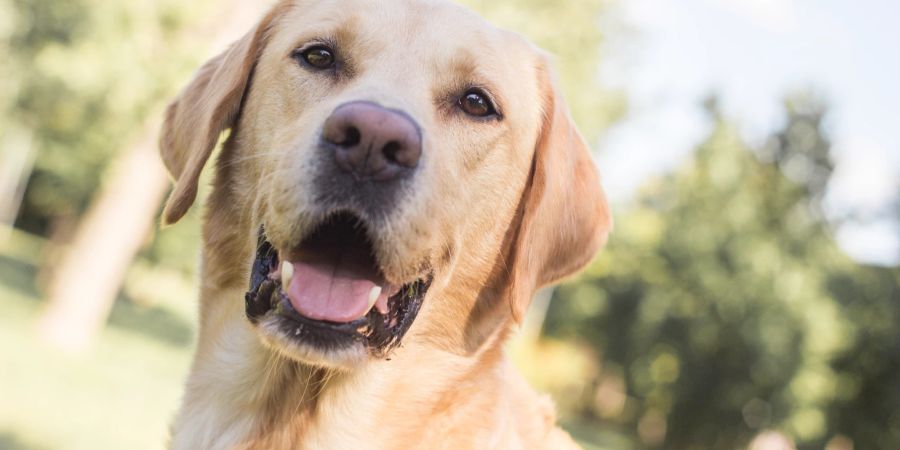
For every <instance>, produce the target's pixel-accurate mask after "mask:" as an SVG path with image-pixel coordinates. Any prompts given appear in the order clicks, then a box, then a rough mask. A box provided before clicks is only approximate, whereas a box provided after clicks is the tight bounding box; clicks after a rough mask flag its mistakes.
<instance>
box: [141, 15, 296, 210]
mask: <svg viewBox="0 0 900 450" xmlns="http://www.w3.org/2000/svg"><path fill="white" fill-rule="evenodd" d="M282 4H284V2H282ZM281 9H282V8H281V5H279V6H276V7H275V8H273V9H272V10H271V11H269V13H268V14H266V16H265V17H264V18H263V19H262V20H261V21H260V22H259V24H257V25H256V27H255V28H254V29H253V30H251V31H250V32H249V33H247V34H246V35H245V36H244V37H243V38H241V39H240V40H238V41H237V42H235V43H234V44H232V45H231V47H230V48H229V49H228V50H226V51H225V52H224V53H222V54H220V55H218V56H216V57H215V58H213V59H211V60H209V61H207V62H206V64H204V65H203V66H202V67H201V68H200V70H198V71H197V73H196V74H195V75H194V79H193V80H191V82H190V83H189V84H188V85H187V86H186V87H185V88H184V90H183V91H181V93H180V94H179V95H178V97H176V98H175V100H174V101H173V102H172V103H171V104H170V105H169V107H168V109H167V110H166V116H165V120H164V122H163V126H162V131H161V133H160V139H159V147H160V153H161V155H162V159H163V162H164V163H165V165H166V169H168V171H169V174H171V175H172V178H174V180H175V188H174V189H173V190H172V193H171V194H170V195H169V199H168V200H167V201H166V207H165V209H164V210H163V216H162V223H163V225H170V224H173V223H175V222H177V221H178V220H179V219H181V218H182V217H183V216H184V214H185V213H186V212H187V211H188V209H189V208H190V207H191V204H193V203H194V200H195V198H196V197H197V184H198V181H199V178H200V172H201V171H202V170H203V166H204V165H205V164H206V161H207V160H208V159H209V156H210V155H211V154H212V151H213V149H214V148H215V146H216V143H217V142H218V140H219V135H220V134H221V133H222V132H223V131H225V130H226V129H228V128H231V126H232V125H234V121H235V120H236V119H237V117H238V114H239V112H240V109H241V102H242V100H243V97H244V93H245V92H246V90H247V86H248V83H249V80H250V76H251V74H252V72H253V69H254V67H255V66H256V61H257V59H258V58H259V55H260V53H261V52H262V49H263V47H264V46H265V40H266V38H267V37H268V34H269V31H270V28H271V26H272V24H273V22H274V20H275V18H276V17H277V16H278V15H279V13H280V12H281V11H280V10H281Z"/></svg>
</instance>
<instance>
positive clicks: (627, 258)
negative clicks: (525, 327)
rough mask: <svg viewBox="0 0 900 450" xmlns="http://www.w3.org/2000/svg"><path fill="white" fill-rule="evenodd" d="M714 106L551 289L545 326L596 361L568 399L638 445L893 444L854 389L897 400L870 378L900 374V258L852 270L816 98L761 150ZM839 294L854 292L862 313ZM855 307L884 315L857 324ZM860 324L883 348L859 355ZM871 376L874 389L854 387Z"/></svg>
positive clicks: (797, 108) (800, 104) (880, 413)
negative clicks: (898, 265) (602, 245)
mask: <svg viewBox="0 0 900 450" xmlns="http://www.w3.org/2000/svg"><path fill="white" fill-rule="evenodd" d="M708 108H709V111H710V115H711V116H712V121H713V123H714V127H713V130H712V132H711V134H710V136H709V138H708V139H707V140H706V141H705V142H704V143H702V144H701V145H700V146H699V148H698V149H697V151H696V153H695V155H694V157H693V159H692V160H691V161H690V162H689V163H688V164H686V165H685V166H684V167H682V168H680V169H679V170H677V171H675V172H674V173H673V174H672V175H670V176H667V177H664V178H662V179H658V180H656V181H654V182H652V183H650V184H648V185H647V186H646V187H645V188H644V190H643V192H642V193H641V195H640V199H639V201H638V202H637V205H636V206H635V207H633V208H630V209H628V210H627V211H624V212H621V213H620V215H619V217H618V219H617V224H616V233H615V234H614V235H613V238H612V240H611V243H610V245H609V247H608V249H607V250H606V251H605V252H603V253H602V254H601V256H600V257H599V258H598V260H597V261H596V262H595V263H594V264H593V266H592V267H591V268H590V269H589V271H588V272H587V273H586V275H585V276H583V277H582V278H581V279H580V280H579V281H577V282H574V283H571V284H568V285H566V286H565V287H563V288H562V289H560V290H558V291H557V297H558V299H557V300H555V301H554V302H553V303H552V306H551V310H550V312H549V315H548V321H547V323H546V331H547V332H548V333H549V334H550V335H553V336H562V337H568V338H573V339H576V340H578V339H580V340H586V341H587V342H590V343H591V344H592V345H593V346H594V348H595V349H596V351H597V352H598V358H599V359H600V360H601V364H602V370H601V371H600V372H599V375H598V376H597V379H596V380H594V388H593V389H591V390H589V392H585V393H584V394H583V395H582V397H581V398H582V400H581V403H580V405H579V406H578V408H577V412H578V414H579V415H581V416H582V417H583V418H588V419H602V420H604V421H606V422H607V423H617V424H619V425H620V426H621V428H622V429H623V430H625V431H626V432H628V433H633V435H634V436H635V437H636V441H637V442H639V443H640V446H641V447H643V448H680V449H690V448H696V449H732V448H738V447H740V446H743V445H746V444H747V443H748V442H749V441H750V440H751V439H752V438H753V436H755V435H756V434H757V433H759V432H760V431H762V430H765V429H773V428H774V429H779V430H781V431H783V432H784V433H786V434H787V435H788V436H791V437H792V438H794V439H795V440H796V441H797V442H798V444H799V445H800V446H801V447H804V446H811V447H810V448H821V445H822V443H823V442H824V440H825V439H827V438H829V437H830V434H829V433H831V432H835V431H836V432H840V433H844V434H846V435H848V436H849V437H850V438H851V439H854V440H857V441H858V442H860V443H863V442H865V443H871V442H878V444H873V446H872V447H871V448H900V440H897V438H896V436H897V434H896V432H895V431H887V429H886V428H883V427H885V426H887V425H888V421H889V420H893V421H894V422H893V423H894V424H895V425H893V426H894V427H896V426H897V425H896V423H897V421H898V418H900V415H898V414H896V413H893V416H891V413H890V412H889V411H886V410H885V409H887V408H888V405H890V404H891V403H888V402H886V401H885V402H883V403H880V404H881V405H882V406H880V407H879V406H877V405H879V403H877V402H876V403H873V402H872V401H871V400H872V399H863V398H861V397H860V395H864V394H867V393H868V395H872V396H880V395H887V394H891V395H892V396H891V397H890V398H891V399H892V400H894V399H896V395H897V392H896V390H897V387H898V384H897V383H896V382H893V383H890V382H888V383H885V381H886V380H884V379H881V378H879V377H882V378H886V377H889V376H891V375H893V376H894V377H895V378H896V375H897V374H898V372H897V364H898V362H900V361H898V354H897V353H896V352H897V348H898V344H897V343H898V342H900V334H898V331H897V330H898V327H897V326H896V325H897V323H896V317H897V314H896V312H893V310H892V309H891V308H890V306H891V303H896V300H897V293H896V289H897V288H896V273H895V272H894V275H890V273H891V272H887V273H884V274H882V275H881V284H876V285H869V284H865V286H868V289H863V286H862V285H860V283H859V282H858V281H854V282H852V283H851V280H857V279H858V277H859V275H860V273H863V272H866V270H867V269H863V268H860V267H858V266H857V265H855V264H854V263H853V262H852V261H851V260H849V258H848V257H846V256H845V255H844V254H842V253H841V252H840V251H839V249H838V248H837V246H836V244H835V242H834V239H833V237H832V233H831V231H830V229H829V226H828V224H827V223H825V222H824V219H823V215H822V213H821V210H820V201H821V198H822V195H823V192H824V189H825V187H826V184H827V181H828V178H829V176H830V174H831V169H832V163H831V160H830V158H829V147H830V145H829V142H828V140H827V138H826V137H825V136H824V134H823V133H822V130H821V124H822V117H823V115H824V113H825V110H824V108H823V106H822V104H821V103H818V102H816V101H814V99H812V98H809V97H808V96H798V97H794V98H792V99H791V100H790V101H788V102H787V103H786V110H787V113H788V114H787V116H788V118H787V123H786V125H785V127H784V129H783V130H781V131H779V132H778V133H776V134H775V135H774V136H773V137H772V138H771V139H770V140H769V142H768V143H767V144H766V145H765V146H764V147H763V148H762V149H761V150H759V151H758V152H753V151H752V150H751V149H750V148H748V147H747V146H746V145H745V144H743V143H742V142H741V140H740V139H739V137H738V134H737V132H736V130H735V128H734V127H733V126H732V125H730V124H729V123H728V122H727V121H726V120H725V119H724V118H723V117H721V115H720V114H719V113H718V109H717V107H716V103H715V101H714V100H711V101H710V102H709V103H708ZM870 276H874V275H870ZM892 283H893V284H892ZM842 289H843V290H844V291H843V292H842V291H841V290H842ZM876 299H880V300H876ZM848 304H856V305H860V307H859V311H858V312H857V314H856V317H855V316H853V315H852V314H850V313H851V311H848V310H847V305H848ZM893 306H894V309H896V305H893ZM873 307H874V308H873ZM865 314H868V315H876V317H875V318H877V319H878V320H879V321H880V323H881V326H880V327H878V328H876V329H866V330H863V329H864V328H868V325H867V324H869V323H871V319H873V318H869V319H870V320H865V317H864V315H865ZM892 318H893V319H892ZM857 319H863V320H865V321H863V322H858V321H857ZM892 326H893V328H891V327H892ZM862 331H865V332H864V333H863V335H867V334H874V335H877V338H876V337H873V339H876V340H877V341H878V342H879V343H881V345H882V347H884V348H879V349H878V350H870V353H873V355H871V356H870V357H869V358H868V359H864V358H862V357H861V356H860V354H859V348H858V347H859V346H860V345H861V344H860V342H861V341H860V340H859V338H858V337H859V336H860V332H862ZM865 348H867V349H870V348H871V345H868V344H867V345H865ZM892 352H893V353H892ZM842 355H845V356H842ZM841 356H842V358H839V357H841ZM870 360H871V361H870ZM864 361H869V364H872V367H871V368H869V369H866V370H867V371H868V372H866V371H864V370H863V368H861V367H858V366H859V365H861V364H864ZM872 361H876V362H877V363H872ZM866 379H868V380H871V381H872V385H870V386H871V387H872V389H874V390H873V391H872V392H867V391H865V390H864V389H862V390H861V389H860V388H859V384H860V383H862V382H863V380H866ZM854 386H856V387H854ZM875 386H877V387H875ZM838 402H842V403H841V404H842V405H850V404H852V405H853V406H854V407H856V408H860V409H859V410H858V411H857V412H850V411H846V412H844V410H841V409H835V405H837V404H838ZM893 404H894V405H895V404H896V403H893ZM879 408H881V409H879ZM861 417H866V418H867V419H873V420H874V419H875V418H876V417H880V419H879V420H878V421H875V422H866V419H861ZM885 417H893V418H892V419H886V418H885ZM854 418H855V419H854ZM864 423H870V424H871V423H877V424H879V426H881V427H882V428H881V431H880V432H877V433H876V432H875V431H874V429H872V428H874V427H873V426H871V425H870V429H869V430H865V429H864V428H863V424H864ZM894 430H896V428H894ZM891 433H894V434H891ZM873 436H878V438H877V439H878V440H874V439H875V438H873ZM888 436H895V437H893V438H889V437H888ZM891 439H893V440H891ZM863 448H870V447H868V446H864V447H863Z"/></svg>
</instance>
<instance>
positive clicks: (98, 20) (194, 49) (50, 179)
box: [0, 0, 204, 234]
mask: <svg viewBox="0 0 900 450" xmlns="http://www.w3.org/2000/svg"><path fill="white" fill-rule="evenodd" d="M203 4H204V2H194V3H191V4H190V5H191V6H189V4H185V3H183V2H177V1H174V0H165V1H161V2H160V1H153V0H134V1H99V0H72V1H67V2H59V1H54V0H13V1H11V2H9V1H7V2H2V3H0V11H3V13H4V14H2V16H3V17H4V19H3V21H2V24H0V55H2V56H3V57H4V64H3V68H2V69H0V70H2V72H0V75H2V76H0V78H3V79H4V82H3V84H2V87H0V116H2V117H3V119H4V120H3V121H2V122H3V125H0V127H2V128H3V129H5V130H0V131H10V130H19V131H24V132H26V133H27V134H28V135H30V136H31V137H32V145H33V147H34V148H33V150H34V151H36V153H37V158H36V161H35V168H34V173H33V174H32V176H31V178H30V179H29V182H28V188H27V192H26V198H25V202H24V205H23V209H22V211H20V214H19V219H18V226H20V227H22V228H25V229H28V230H29V231H32V232H35V233H40V234H44V233H47V232H48V227H49V226H50V225H51V224H52V222H54V221H55V220H57V219H59V218H64V217H67V216H77V215H79V214H80V213H81V212H83V211H84V209H85V208H86V206H87V204H88V202H89V200H90V199H91V196H92V194H93V192H94V190H95V189H96V188H97V187H98V186H99V184H100V183H101V181H102V175H103V173H104V170H105V168H106V166H107V165H108V163H109V162H110V161H111V160H112V157H113V156H114V155H115V153H116V152H117V151H119V150H121V149H122V148H123V147H125V146H127V145H128V144H129V142H130V140H133V139H136V138H137V136H136V135H135V134H136V133H138V132H140V130H141V125H142V124H143V123H144V122H145V121H146V120H147V118H148V117H149V116H151V115H152V114H157V113H158V112H159V109H160V107H161V104H162V102H164V101H165V99H167V98H168V97H169V96H171V94H172V93H173V92H174V88H175V86H177V83H178V81H180V80H181V79H183V77H184V75H185V74H186V73H188V72H189V71H190V70H192V69H193V67H194V65H195V64H196V62H197V61H196V59H195V58H196V56H194V55H196V54H197V53H198V50H200V48H201V47H200V45H199V44H201V42H197V43H194V44H189V45H184V44H185V43H188V42H190V41H189V40H186V39H185V36H184V35H182V34H181V33H179V31H180V30H181V29H182V28H183V27H184V26H185V25H186V24H188V23H189V22H188V21H189V20H191V19H193V18H195V17H196V16H198V15H199V13H201V12H202V11H203V9H202V6H203ZM175 42H178V44H179V45H178V46H176V45H174V44H175ZM22 150H23V149H3V151H22Z"/></svg>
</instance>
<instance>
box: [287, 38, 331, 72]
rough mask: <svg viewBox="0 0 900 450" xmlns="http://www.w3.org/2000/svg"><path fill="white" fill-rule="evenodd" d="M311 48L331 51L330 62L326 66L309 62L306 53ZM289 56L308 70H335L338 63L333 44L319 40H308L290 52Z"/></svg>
mask: <svg viewBox="0 0 900 450" xmlns="http://www.w3.org/2000/svg"><path fill="white" fill-rule="evenodd" d="M313 50H326V51H328V52H329V53H331V64H329V65H328V66H326V67H319V66H315V65H313V64H312V63H310V62H309V61H308V60H307V58H306V54H307V53H309V52H311V51H313ZM291 58H293V59H294V60H296V61H297V62H298V63H299V64H300V65H301V66H303V67H305V68H307V69H309V70H314V71H318V72H321V71H328V70H335V69H336V68H337V67H338V64H339V60H338V54H337V51H335V50H334V46H333V45H331V44H329V43H327V42H321V41H315V42H310V43H308V44H306V45H303V46H302V47H299V48H297V49H296V50H294V51H292V52H291Z"/></svg>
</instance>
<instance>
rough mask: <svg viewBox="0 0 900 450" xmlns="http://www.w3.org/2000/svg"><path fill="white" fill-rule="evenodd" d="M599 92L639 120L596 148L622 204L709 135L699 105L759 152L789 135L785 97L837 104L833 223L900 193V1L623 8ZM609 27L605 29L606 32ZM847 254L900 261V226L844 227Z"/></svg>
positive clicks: (748, 1) (832, 121) (683, 2)
mask: <svg viewBox="0 0 900 450" xmlns="http://www.w3.org/2000/svg"><path fill="white" fill-rule="evenodd" d="M616 7H617V8H619V11H618V14H615V15H614V16H615V17H616V20H623V22H624V26H625V27H626V28H627V29H628V32H626V33H611V35H613V36H616V35H623V37H621V38H615V37H613V38H611V40H610V41H609V42H608V44H607V45H608V48H607V49H606V55H605V56H606V58H607V61H606V62H605V64H604V65H603V72H602V74H601V78H602V82H603V83H604V84H606V85H611V86H613V87H616V88H619V89H622V90H623V91H624V92H625V93H626V95H627V97H628V102H629V103H628V105H629V109H630V112H629V113H628V115H627V116H626V117H625V119H624V120H623V121H622V123H620V124H618V125H616V126H615V127H614V128H613V129H612V130H610V131H609V132H608V133H607V135H606V136H605V137H604V138H602V140H601V142H600V143H599V148H600V157H599V164H600V166H601V169H604V168H607V169H612V170H604V171H603V173H604V184H606V188H607V191H608V192H609V194H610V196H611V197H612V198H613V200H614V201H619V202H621V201H624V200H625V199H627V198H628V197H629V196H630V195H631V194H633V193H634V190H635V188H637V187H638V186H639V185H640V184H641V183H642V182H643V181H644V180H645V179H646V178H647V177H649V176H653V175H655V174H659V173H662V172H665V171H666V170H670V169H672V168H673V167H675V166H676V165H678V164H679V163H680V162H681V161H683V160H684V159H685V158H686V157H687V156H689V154H690V151H691V150H692V149H693V148H694V146H695V145H696V144H697V143H699V142H700V141H701V140H703V139H704V138H705V137H706V134H707V133H708V131H709V129H710V128H709V126H710V124H709V122H708V119H707V117H706V116H705V115H704V113H703V110H702V107H701V102H702V99H703V98H705V97H707V96H708V95H709V94H710V93H717V94H719V95H720V100H721V106H722V108H723V110H724V112H725V114H726V116H728V117H729V118H731V119H734V120H736V121H737V122H738V123H739V124H740V127H741V130H742V133H743V135H744V137H745V138H746V139H747V141H748V142H749V143H751V144H755V143H758V142H760V141H761V140H762V139H763V138H764V137H765V136H766V135H767V134H768V133H770V132H771V131H773V130H775V129H777V128H778V127H779V126H780V125H782V124H783V121H784V114H783V111H782V110H781V105H782V99H783V98H784V97H785V95H787V94H788V93H791V92H796V91H798V90H808V89H813V91H814V92H816V93H819V94H821V95H822V96H823V97H824V98H825V99H826V100H827V102H828V105H829V107H830V113H829V116H828V118H827V121H826V127H827V128H826V131H827V132H828V133H829V136H830V138H831V140H832V143H833V157H834V159H835V161H836V169H835V173H834V176H833V179H832V183H831V185H830V188H829V192H828V195H827V197H826V213H827V214H828V216H830V217H832V218H838V217H842V216H844V215H846V214H848V213H855V214H860V215H862V216H869V217H871V216H875V215H877V212H878V211H881V210H884V209H885V208H886V207H888V205H889V204H891V202H892V201H895V199H896V198H897V197H898V195H900V22H898V21H900V1H898V0H855V1H851V0H619V2H618V3H617V6H616ZM601 26H602V25H601ZM836 236H837V239H838V243H839V244H840V245H841V247H842V249H844V251H846V252H847V253H848V254H849V255H850V256H852V257H853V258H855V259H857V260H860V261H864V262H871V263H877V264H896V263H900V227H898V224H897V223H895V222H892V221H890V220H881V219H878V220H875V219H873V220H867V221H866V222H865V223H851V224H847V225H843V226H841V227H839V228H838V230H837V233H836Z"/></svg>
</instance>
